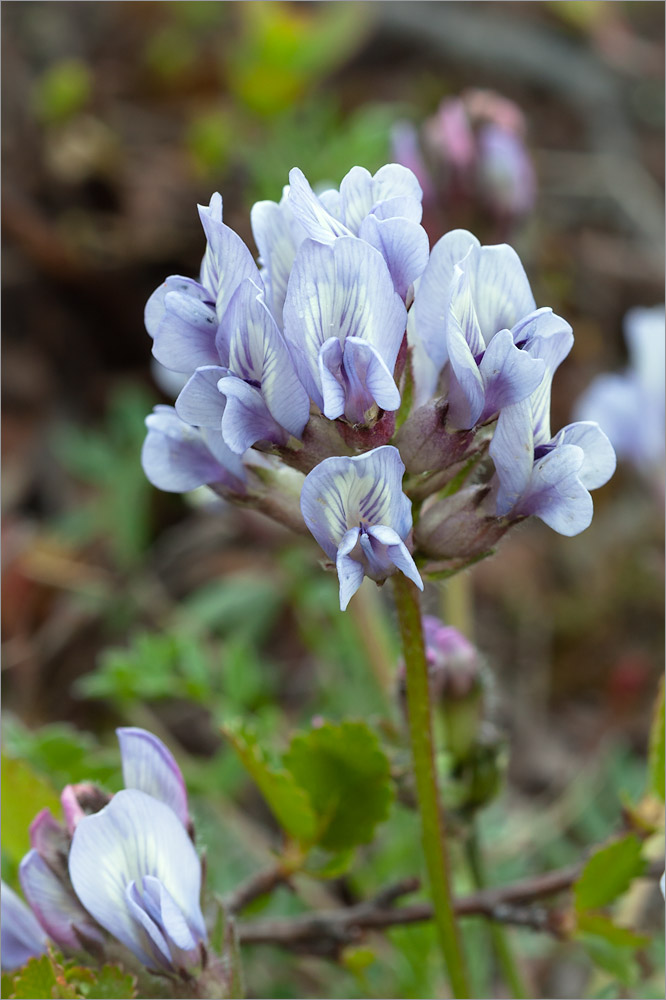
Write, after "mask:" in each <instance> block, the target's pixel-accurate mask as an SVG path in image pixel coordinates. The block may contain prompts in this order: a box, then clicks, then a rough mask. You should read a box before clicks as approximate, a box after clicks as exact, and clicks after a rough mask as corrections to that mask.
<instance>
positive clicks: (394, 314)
mask: <svg viewBox="0 0 666 1000" xmlns="http://www.w3.org/2000/svg"><path fill="white" fill-rule="evenodd" d="M406 319H407V313H406V310H405V306H404V304H403V302H402V301H401V299H400V297H399V295H398V294H397V293H396V292H395V290H394V288H393V282H392V280H391V276H390V274H389V271H388V268H387V266H386V263H385V261H384V259H383V257H382V256H381V254H380V253H379V252H378V251H377V250H375V249H374V247H371V246H369V245H368V244H367V243H364V242H363V241H362V240H358V239H356V238H351V237H350V238H342V237H341V238H339V239H336V240H335V242H334V243H333V244H332V245H331V246H325V245H323V244H319V243H316V242H314V241H313V240H306V241H305V243H303V245H302V246H301V248H300V250H299V252H298V254H297V256H296V260H295V261H294V267H293V270H292V274H291V278H290V281H289V288H288V289H287V298H286V301H285V308H284V320H285V337H286V339H287V341H288V343H289V345H290V347H291V348H292V353H293V356H294V358H295V360H296V363H297V368H298V373H299V375H300V377H301V379H302V380H303V382H304V383H305V385H306V388H307V390H308V392H309V394H310V396H311V397H312V399H314V401H315V402H316V403H317V405H318V406H319V407H320V408H323V396H322V392H321V382H320V375H319V350H320V348H321V346H322V344H324V343H325V342H326V341H327V340H328V339H329V338H330V337H332V336H336V337H338V339H339V340H340V341H341V342H342V341H343V340H344V339H345V338H346V337H358V338H359V339H361V340H365V341H367V342H368V343H369V344H371V345H372V346H373V347H374V348H375V349H376V351H377V353H378V354H379V356H380V357H381V358H382V360H383V361H384V363H385V365H386V367H387V368H388V369H389V371H390V372H392V371H393V369H394V367H395V362H396V358H397V355H398V350H399V348H400V343H401V341H402V338H403V335H404V331H405V325H406Z"/></svg>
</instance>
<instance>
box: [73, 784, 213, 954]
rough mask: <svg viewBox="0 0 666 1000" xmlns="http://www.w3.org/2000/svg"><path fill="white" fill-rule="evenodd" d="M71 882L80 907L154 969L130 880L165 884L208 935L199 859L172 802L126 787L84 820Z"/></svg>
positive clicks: (195, 927)
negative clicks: (134, 910)
mask: <svg viewBox="0 0 666 1000" xmlns="http://www.w3.org/2000/svg"><path fill="white" fill-rule="evenodd" d="M69 872H70V877H71V879H72V885H73V886H74V889H75V891H76V894H77V895H78V897H79V899H80V900H81V903H82V904H83V906H84V907H85V908H86V909H87V910H88V911H89V912H90V913H91V914H92V915H93V917H94V918H95V919H96V920H97V921H98V923H99V924H101V926H102V927H104V928H105V929H106V930H107V931H109V933H110V934H112V935H113V936H114V937H115V938H117V939H118V940H119V941H121V942H122V943H123V944H124V945H125V946H126V947H128V948H129V949H130V951H132V952H133V953H134V954H135V955H136V956H137V958H138V959H139V960H140V961H141V962H143V963H144V964H145V965H147V966H149V967H153V968H154V954H153V953H152V949H151V948H150V947H149V946H148V941H147V939H146V930H145V927H144V926H142V925H141V924H140V923H138V922H137V920H136V919H135V917H134V915H133V913H132V910H131V908H130V906H129V905H128V902H127V895H126V893H127V889H128V887H129V886H130V884H131V883H132V882H134V883H136V885H138V886H143V879H144V878H145V876H153V877H154V878H155V879H158V880H159V882H160V883H161V884H162V885H163V886H164V888H165V889H166V890H167V892H168V893H169V895H170V896H171V898H172V899H173V901H174V903H175V905H176V906H177V907H178V908H179V910H180V911H181V913H182V915H183V917H184V918H185V920H186V921H187V924H188V926H189V928H190V929H191V931H192V932H193V933H194V934H195V935H196V936H197V937H198V939H199V940H201V941H205V940H206V928H205V924H204V920H203V915H202V913H201V906H200V902H199V896H200V892H201V862H200V860H199V858H198V856H197V853H196V851H195V849H194V846H193V844H192V841H191V840H190V838H189V837H188V835H187V832H186V831H185V827H184V826H183V824H182V823H181V821H180V820H179V819H178V817H177V816H176V814H175V813H174V812H173V810H172V809H171V807H170V806H167V805H165V804H164V803H163V802H160V801H158V800H157V799H155V798H153V797H152V796H150V795H146V794H145V792H141V791H138V790H136V789H124V790H123V791H120V792H118V793H117V794H116V795H114V797H113V798H112V799H111V801H110V803H109V804H108V805H107V806H105V808H104V809H102V810H101V812H98V813H95V814H94V815H92V816H86V817H85V819H82V820H81V821H80V822H79V824H78V826H77V828H76V830H75V832H74V837H73V840H72V849H71V851H70V856H69Z"/></svg>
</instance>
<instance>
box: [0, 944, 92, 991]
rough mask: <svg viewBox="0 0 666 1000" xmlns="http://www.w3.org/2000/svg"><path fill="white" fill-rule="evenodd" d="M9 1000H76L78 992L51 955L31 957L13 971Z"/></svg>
mask: <svg viewBox="0 0 666 1000" xmlns="http://www.w3.org/2000/svg"><path fill="white" fill-rule="evenodd" d="M10 989H11V991H12V992H11V993H10V994H9V996H10V998H11V1000H77V998H79V997H80V994H79V993H77V991H76V989H75V988H74V986H73V985H72V984H71V983H68V982H67V979H66V976H65V970H64V969H63V967H62V966H61V965H60V964H59V963H58V961H57V960H56V959H55V958H54V957H52V956H51V955H41V956H40V957H39V958H31V959H30V960H29V962H27V964H26V965H24V966H23V968H22V969H19V970H18V972H16V973H14V975H13V977H12V982H11V986H10Z"/></svg>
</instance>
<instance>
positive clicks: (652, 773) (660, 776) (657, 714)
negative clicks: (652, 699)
mask: <svg viewBox="0 0 666 1000" xmlns="http://www.w3.org/2000/svg"><path fill="white" fill-rule="evenodd" d="M664 728H665V727H664V678H663V677H662V679H661V684H660V685H659V694H658V696H657V703H656V705H655V708H654V715H653V717H652V726H651V728H650V750H649V755H648V791H650V792H653V793H654V795H657V796H658V797H659V798H660V799H661V801H662V802H663V801H664V770H665V769H666V734H665V731H664Z"/></svg>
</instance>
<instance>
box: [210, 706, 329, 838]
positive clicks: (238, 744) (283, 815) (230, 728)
mask: <svg viewBox="0 0 666 1000" xmlns="http://www.w3.org/2000/svg"><path fill="white" fill-rule="evenodd" d="M222 732H223V733H224V735H225V736H226V738H227V739H228V740H229V742H230V743H231V745H232V747H233V748H234V750H235V751H236V753H237V754H238V756H239V758H240V760H241V762H242V764H243V766H244V767H245V769H246V771H247V772H248V773H249V775H250V776H251V778H252V779H253V781H254V782H255V784H256V785H257V787H258V788H259V791H260V792H261V794H262V795H263V797H264V799H265V800H266V803H267V805H268V807H269V808H270V810H271V812H272V813H273V815H274V816H275V818H276V820H277V821H278V823H279V824H280V826H281V827H282V829H283V830H285V831H286V832H287V833H288V834H289V835H290V836H291V837H293V838H294V839H295V840H297V841H299V843H301V844H309V843H311V842H312V841H313V840H314V838H315V834H316V829H317V827H316V816H315V812H314V810H313V809H312V806H311V804H310V802H309V799H308V796H307V794H306V792H305V791H304V790H303V789H302V788H299V786H298V784H297V782H296V781H295V780H294V778H293V776H292V775H291V774H290V773H289V772H288V771H285V770H283V769H279V768H276V767H274V766H273V765H271V764H270V763H269V762H268V761H267V759H266V757H265V755H264V753H263V751H262V749H261V747H260V746H259V745H258V743H257V739H256V736H255V735H254V733H252V732H251V731H250V730H249V729H248V728H247V727H244V726H241V725H232V724H228V725H226V726H224V727H223V728H222Z"/></svg>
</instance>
